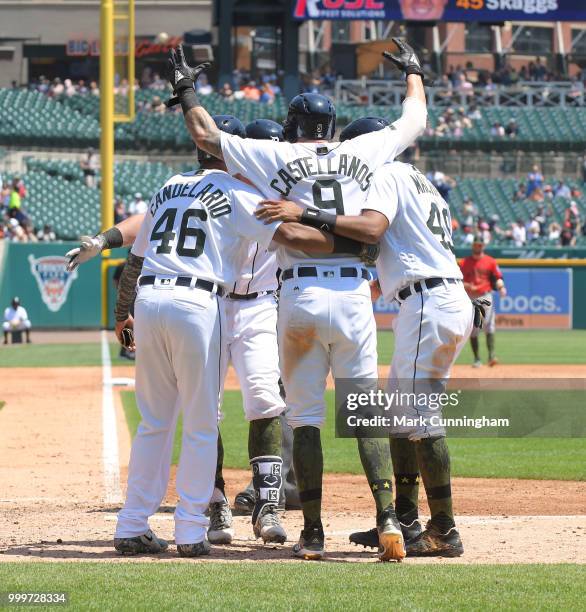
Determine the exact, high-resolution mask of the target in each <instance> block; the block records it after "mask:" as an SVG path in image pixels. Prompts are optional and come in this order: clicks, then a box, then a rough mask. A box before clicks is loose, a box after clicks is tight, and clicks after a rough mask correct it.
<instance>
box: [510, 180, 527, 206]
mask: <svg viewBox="0 0 586 612" xmlns="http://www.w3.org/2000/svg"><path fill="white" fill-rule="evenodd" d="M525 193H527V187H526V186H525V183H523V182H520V183H519V184H518V185H517V191H515V193H514V194H513V202H518V201H519V200H524V199H525Z"/></svg>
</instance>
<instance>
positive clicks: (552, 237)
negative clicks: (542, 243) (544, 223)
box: [547, 221, 562, 244]
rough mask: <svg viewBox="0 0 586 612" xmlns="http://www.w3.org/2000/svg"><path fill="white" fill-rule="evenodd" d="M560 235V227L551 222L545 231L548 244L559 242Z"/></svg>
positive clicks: (555, 222)
mask: <svg viewBox="0 0 586 612" xmlns="http://www.w3.org/2000/svg"><path fill="white" fill-rule="evenodd" d="M561 233H562V226H561V225H560V224H559V223H558V222H557V221H553V222H552V223H550V224H549V228H548V230H547V239H548V240H549V241H550V242H555V243H556V244H557V243H558V242H559V240H560V235H561Z"/></svg>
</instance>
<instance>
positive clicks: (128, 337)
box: [114, 315, 136, 351]
mask: <svg viewBox="0 0 586 612" xmlns="http://www.w3.org/2000/svg"><path fill="white" fill-rule="evenodd" d="M114 331H115V332H116V338H118V342H120V344H121V345H122V346H123V347H124V348H127V349H128V350H129V351H135V350H136V346H135V344H134V319H133V318H132V316H131V315H128V319H126V321H116V327H115V328H114Z"/></svg>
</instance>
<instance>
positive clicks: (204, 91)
mask: <svg viewBox="0 0 586 612" xmlns="http://www.w3.org/2000/svg"><path fill="white" fill-rule="evenodd" d="M195 89H196V91H197V93H198V94H199V95H200V96H209V95H210V94H212V93H214V88H213V87H212V86H211V85H210V83H209V81H208V77H207V75H206V73H205V72H204V73H203V74H202V75H201V76H200V77H199V78H198V79H197V81H196V82H195Z"/></svg>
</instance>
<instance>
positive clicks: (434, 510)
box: [415, 437, 455, 533]
mask: <svg viewBox="0 0 586 612" xmlns="http://www.w3.org/2000/svg"><path fill="white" fill-rule="evenodd" d="M415 451H416V453H417V461H418V463H419V470H420V471H421V476H422V478H423V484H424V486H425V493H426V494H427V503H428V504H429V511H430V513H431V523H432V525H433V526H434V527H437V528H438V529H439V530H440V531H441V533H446V532H447V531H449V530H450V529H451V528H452V527H454V525H455V522H454V511H453V509H452V489H451V486H450V452H449V450H448V444H447V442H446V439H445V438H444V437H441V438H423V439H422V440H419V441H417V442H416V443H415Z"/></svg>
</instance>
